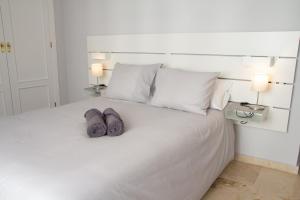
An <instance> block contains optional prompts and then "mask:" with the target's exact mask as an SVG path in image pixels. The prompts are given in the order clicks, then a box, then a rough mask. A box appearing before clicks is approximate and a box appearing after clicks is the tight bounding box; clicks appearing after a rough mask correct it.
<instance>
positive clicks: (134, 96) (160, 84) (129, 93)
mask: <svg viewBox="0 0 300 200" xmlns="http://www.w3.org/2000/svg"><path fill="white" fill-rule="evenodd" d="M161 67H162V64H152V65H131V64H120V63H118V64H116V66H115V69H114V71H113V75H112V78H111V81H110V84H109V86H108V88H107V91H106V93H105V97H108V98H113V99H121V100H127V101H134V102H140V103H147V102H149V101H150V104H151V105H154V106H158V107H166V108H171V109H177V110H182V111H187V112H193V113H199V114H203V115H206V112H207V109H208V108H209V107H211V108H214V109H218V110H222V109H223V108H224V107H225V106H226V104H227V102H228V100H229V96H230V95H229V93H228V91H229V89H228V87H227V86H226V87H225V86H224V84H223V83H220V82H218V81H217V77H218V73H214V72H190V71H183V70H177V69H169V68H161ZM216 83H217V84H216ZM154 85H155V88H154ZM152 92H153V97H152V98H151V96H152Z"/></svg>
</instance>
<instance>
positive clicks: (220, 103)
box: [210, 80, 232, 110]
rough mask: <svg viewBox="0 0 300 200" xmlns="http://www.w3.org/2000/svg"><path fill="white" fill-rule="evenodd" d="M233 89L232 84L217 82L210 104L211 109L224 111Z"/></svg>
mask: <svg viewBox="0 0 300 200" xmlns="http://www.w3.org/2000/svg"><path fill="white" fill-rule="evenodd" d="M231 88H232V82H229V81H226V82H225V81H222V80H217V81H216V84H215V89H214V93H213V95H212V98H211V102H210V108H213V109H216V110H223V109H224V108H225V107H226V105H227V103H228V101H229V99H230V95H231Z"/></svg>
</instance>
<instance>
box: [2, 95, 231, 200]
mask: <svg viewBox="0 0 300 200" xmlns="http://www.w3.org/2000/svg"><path fill="white" fill-rule="evenodd" d="M94 107H96V108H99V109H101V110H103V109H104V108H106V107H112V108H114V109H116V110H117V111H118V112H119V113H120V114H121V116H122V118H123V119H124V122H125V125H126V130H127V131H126V133H125V134H124V135H122V136H120V137H114V138H111V137H102V138H96V139H90V138H88V137H87V135H86V127H85V119H84V118H83V114H84V112H85V111H86V110H87V109H90V108H94ZM233 156H234V131H233V125H232V123H231V122H230V121H228V120H225V119H224V116H223V113H222V112H220V111H215V110H210V111H209V112H208V115H207V116H203V115H199V114H192V113H187V112H181V111H175V110H169V109H163V108H155V107H152V106H149V105H144V104H137V103H131V102H124V101H116V100H109V99H105V98H101V97H100V98H93V99H89V100H86V101H82V102H78V103H74V104H70V105H66V106H62V107H60V108H56V109H51V110H48V109H45V110H38V111H34V112H29V113H24V114H21V115H18V116H14V117H9V118H5V119H0V199H1V200H20V199H22V200H120V199H123V200H125V199H126V200H199V199H200V198H201V197H202V196H203V195H204V194H205V192H206V191H207V190H208V189H209V187H210V185H211V184H212V183H213V181H214V180H215V179H216V178H217V177H218V175H219V174H220V173H221V172H222V170H223V169H224V168H225V166H226V165H227V164H228V163H229V162H230V161H231V160H232V159H233Z"/></svg>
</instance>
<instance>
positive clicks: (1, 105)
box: [0, 0, 13, 117]
mask: <svg viewBox="0 0 300 200" xmlns="http://www.w3.org/2000/svg"><path fill="white" fill-rule="evenodd" d="M2 10H3V1H2V0H0V42H2V43H3V44H5V38H4V30H3V17H2ZM11 114H13V112H12V99H11V91H10V82H9V73H8V68H7V58H6V52H3V53H2V52H1V51H0V117H3V116H6V115H11Z"/></svg>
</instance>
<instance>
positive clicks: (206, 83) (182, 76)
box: [151, 69, 218, 115]
mask: <svg viewBox="0 0 300 200" xmlns="http://www.w3.org/2000/svg"><path fill="white" fill-rule="evenodd" d="M217 76H218V74H217V73H209V72H204V73H203V72H188V71H182V70H176V69H159V70H158V73H157V75H156V82H155V92H154V96H153V98H152V100H151V104H152V105H154V106H160V107H167V108H173V109H177V110H183V111H188V112H194V113H200V114H203V115H206V110H207V108H208V107H209V105H210V99H211V95H212V93H213V89H214V84H215V81H216V78H217Z"/></svg>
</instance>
